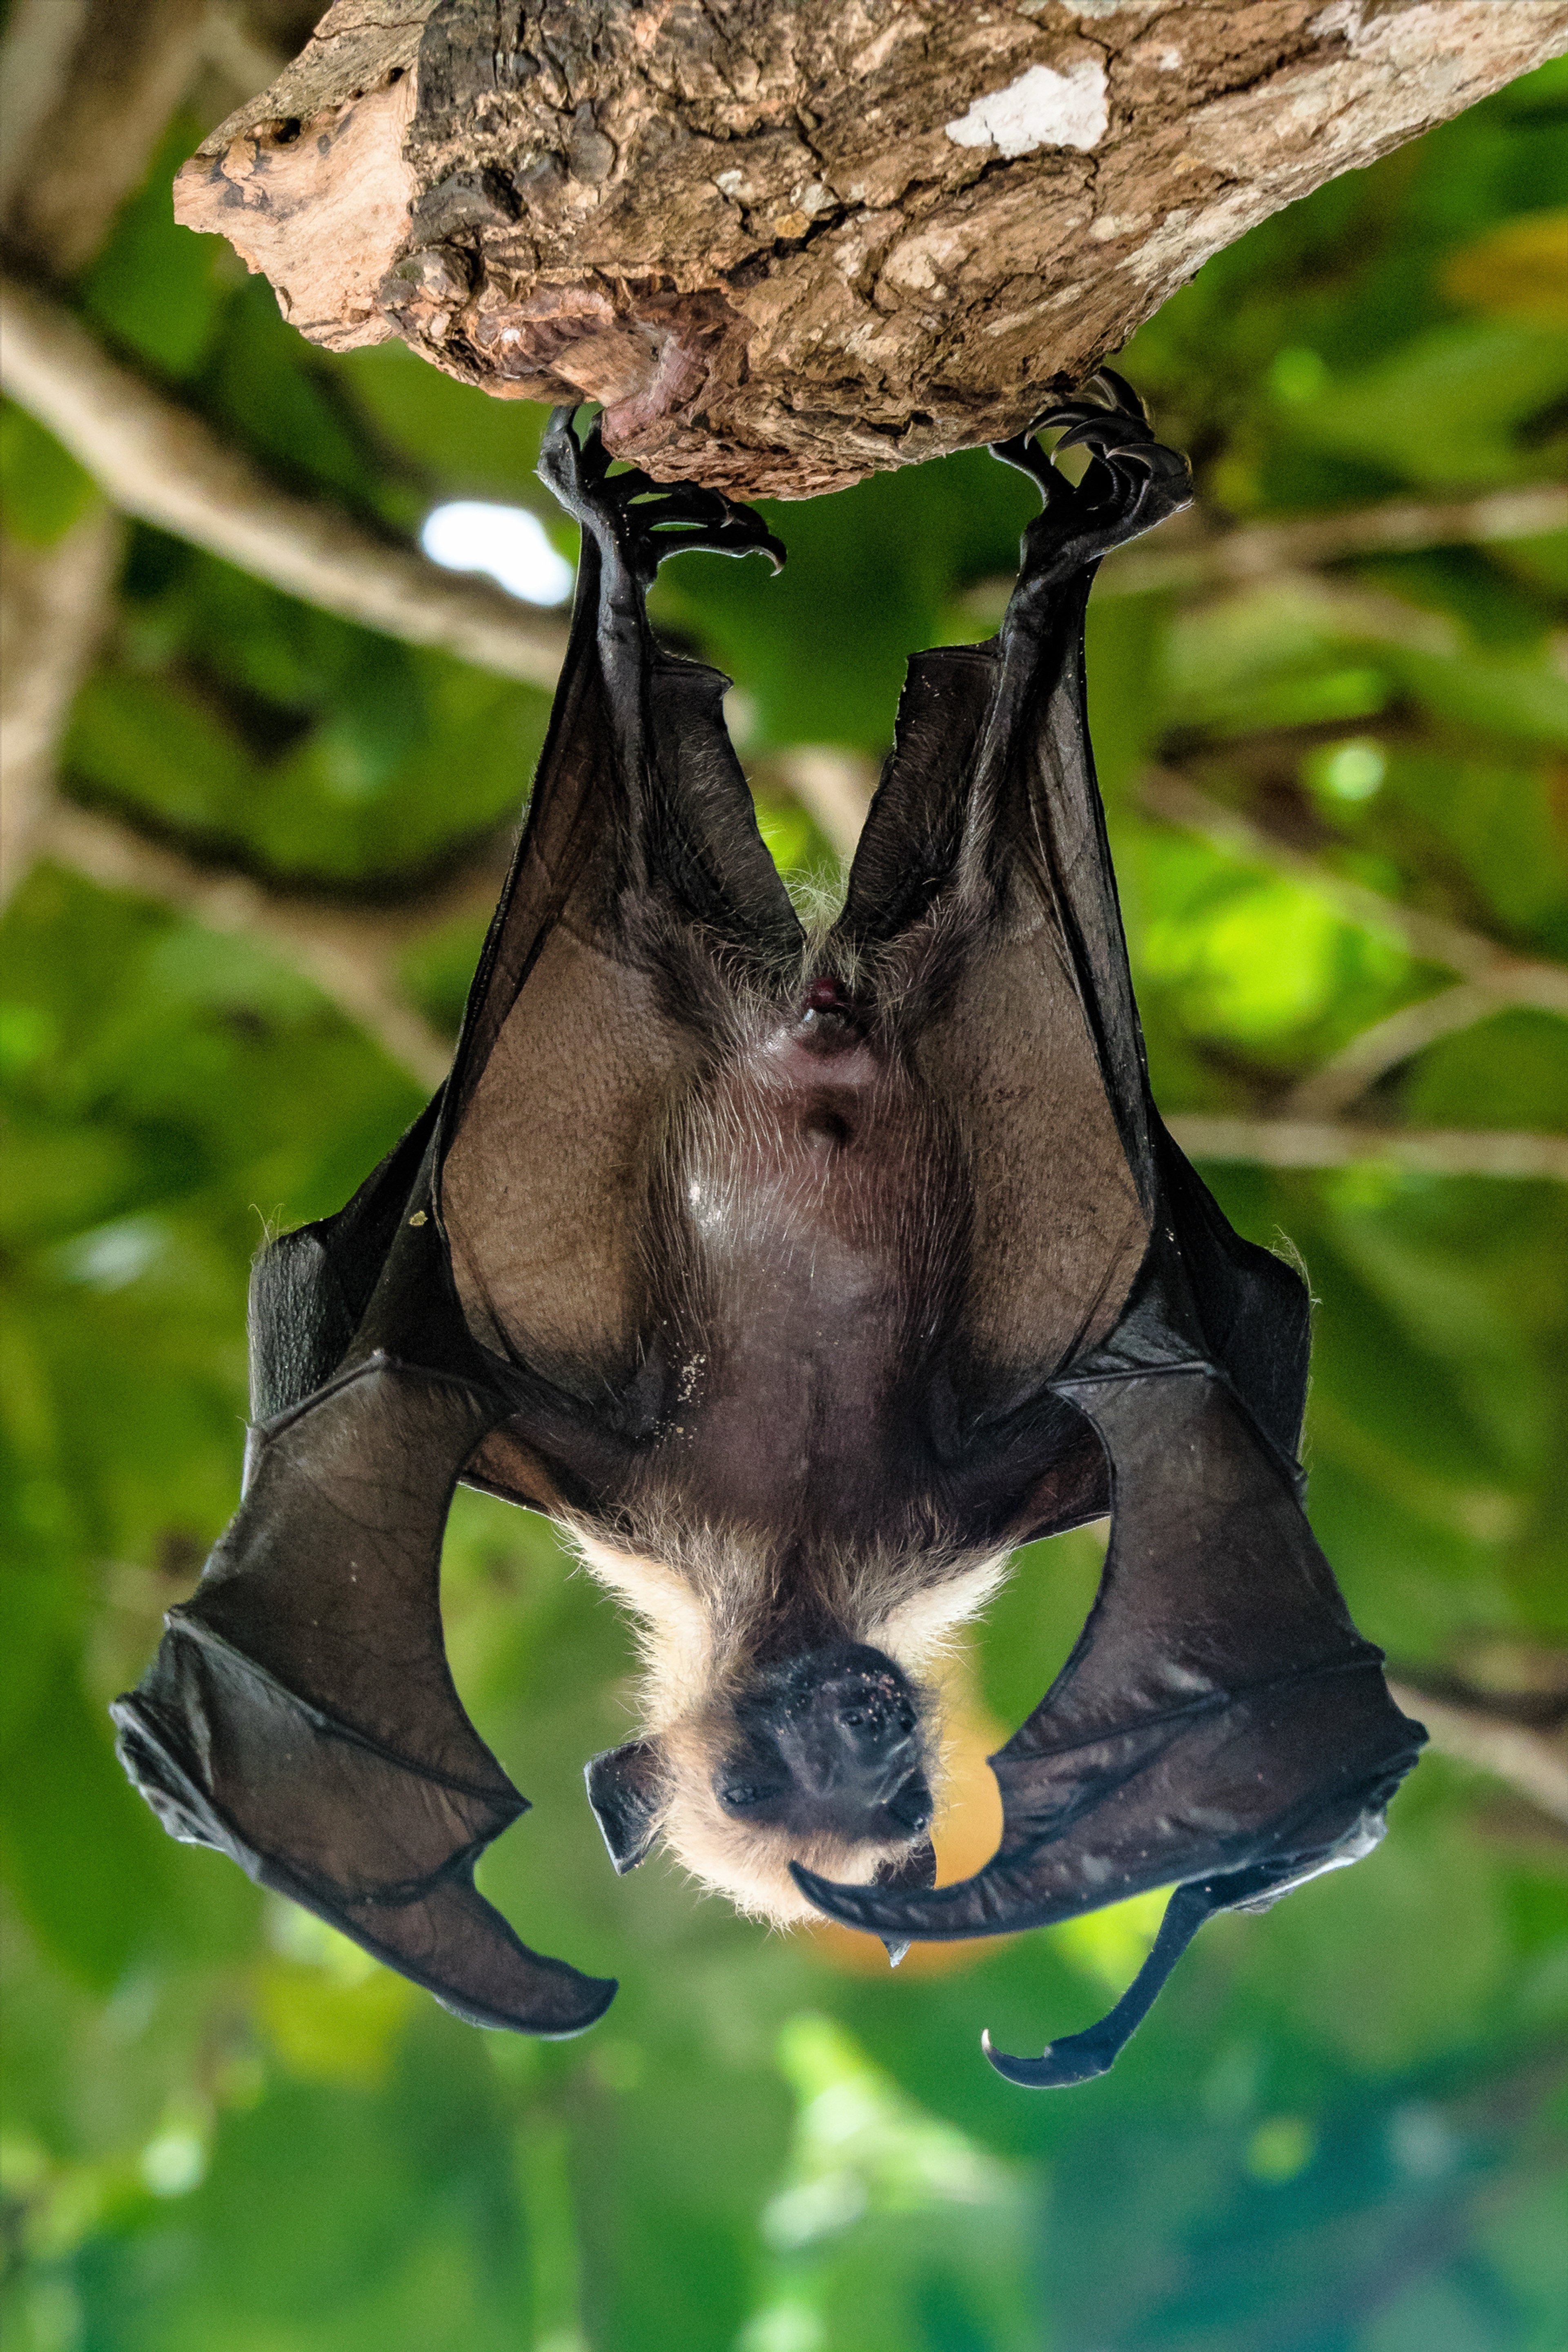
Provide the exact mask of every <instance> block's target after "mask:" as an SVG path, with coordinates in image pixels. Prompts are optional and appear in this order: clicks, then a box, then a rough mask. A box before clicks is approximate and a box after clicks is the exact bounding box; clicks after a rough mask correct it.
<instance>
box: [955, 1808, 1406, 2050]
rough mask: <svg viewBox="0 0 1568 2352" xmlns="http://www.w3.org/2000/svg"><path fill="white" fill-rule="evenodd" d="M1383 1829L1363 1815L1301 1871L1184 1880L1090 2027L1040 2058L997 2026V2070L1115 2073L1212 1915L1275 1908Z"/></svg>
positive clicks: (986, 2037) (1050, 2046)
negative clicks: (1125, 1980)
mask: <svg viewBox="0 0 1568 2352" xmlns="http://www.w3.org/2000/svg"><path fill="white" fill-rule="evenodd" d="M1380 1834H1381V1832H1380V1830H1377V1829H1369V1828H1367V1827H1366V1826H1364V1825H1363V1824H1362V1823H1359V1822H1358V1823H1357V1825H1356V1826H1355V1827H1354V1828H1353V1829H1352V1831H1351V1832H1350V1833H1349V1834H1348V1835H1347V1836H1346V1837H1344V1838H1342V1840H1341V1842H1340V1843H1339V1845H1338V1846H1336V1847H1335V1848H1333V1849H1332V1850H1331V1852H1330V1853H1328V1854H1327V1855H1326V1856H1325V1857H1324V1858H1323V1859H1322V1860H1321V1861H1320V1862H1319V1863H1318V1864H1316V1866H1315V1867H1314V1868H1312V1869H1309V1870H1306V1871H1300V1870H1295V1869H1292V1868H1290V1867H1289V1866H1287V1867H1286V1868H1285V1869H1283V1870H1281V1869H1280V1868H1279V1867H1278V1866H1276V1865H1269V1864H1263V1865H1261V1866H1259V1867H1257V1868H1254V1869H1251V1870H1232V1871H1227V1872H1224V1873H1222V1874H1219V1875H1218V1876H1216V1877H1214V1878H1204V1879H1194V1880H1192V1881H1190V1882H1189V1883H1188V1884H1187V1885H1184V1886H1178V1887H1177V1888H1176V1889H1175V1891H1174V1893H1173V1895H1172V1896H1171V1899H1170V1901H1169V1903H1167V1904H1166V1906H1165V1916H1164V1917H1163V1919H1162V1921H1161V1922H1160V1932H1159V1934H1158V1935H1157V1936H1156V1937H1155V1938H1154V1942H1153V1945H1152V1948H1151V1950H1150V1953H1149V1957H1148V1958H1147V1959H1146V1960H1145V1961H1144V1963H1143V1965H1142V1968H1141V1969H1139V1971H1138V1973H1137V1975H1136V1976H1135V1977H1134V1978H1133V1979H1132V1982H1131V1984H1130V1985H1129V1986H1128V1988H1127V1990H1126V1991H1125V1992H1124V1993H1123V1994H1122V1996H1121V2000H1119V2001H1118V2002H1117V2004H1116V2006H1115V2008H1114V2009H1112V2010H1110V2011H1107V2013H1106V2015H1105V2016H1104V2017H1102V2018H1100V2020H1099V2021H1098V2022H1097V2023H1096V2024H1093V2025H1090V2026H1089V2027H1087V2028H1086V2029H1085V2031H1084V2032H1082V2033H1068V2034H1064V2035H1063V2036H1062V2038H1061V2040H1060V2041H1059V2042H1047V2045H1046V2048H1045V2051H1044V2053H1042V2055H1041V2056H1040V2057H1038V2058H1011V2057H1009V2056H1008V2055H1007V2053H1006V2052H1005V2051H1003V2050H997V2049H995V2048H994V2047H993V2044H992V2041H991V2036H990V2034H989V2033H983V2034H982V2035H981V2037H980V2046H981V2048H982V2050H984V2053H985V2055H986V2057H987V2058H988V2059H989V2060H990V2061H991V2063H992V2065H993V2066H994V2068H995V2069H996V2072H997V2073H998V2074H1000V2075H1001V2076H1002V2077H1003V2078H1004V2080H1005V2081H1006V2082H1009V2083H1016V2084H1017V2085H1018V2087H1019V2089H1020V2090H1025V2091H1054V2090H1066V2089H1068V2088H1069V2087H1070V2086H1071V2085H1072V2084H1077V2083H1092V2082H1093V2081H1094V2080H1095V2078H1096V2076H1097V2075H1100V2074H1109V2073H1110V2069H1111V2067H1112V2066H1113V2065H1114V2064H1115V2063H1116V2061H1117V2059H1118V2058H1119V2057H1120V2056H1121V2053H1122V2052H1123V2050H1125V2049H1126V2047H1127V2044H1128V2043H1129V2042H1131V2039H1132V2036H1133V2035H1134V2033H1136V2032H1137V2031H1138V2028H1139V2027H1140V2026H1141V2025H1142V2022H1143V2020H1144V2019H1145V2018H1146V2017H1147V2016H1148V2014H1149V2011H1151V2010H1152V2008H1153V2006H1154V2003H1155V2001H1156V2000H1158V1999H1159V1997H1160V1994H1161V1993H1162V1992H1163V1990H1164V1987H1165V1982H1166V1979H1168V1978H1169V1976H1170V1974H1171V1971H1172V1970H1173V1969H1174V1967H1175V1965H1176V1962H1177V1961H1178V1960H1179V1959H1180V1958H1181V1957H1182V1955H1183V1953H1184V1951H1185V1950H1186V1948H1187V1946H1188V1945H1189V1944H1190V1943H1191V1942H1192V1940H1193V1938H1194V1936H1195V1935H1196V1934H1197V1932H1198V1929H1199V1928H1200V1927H1203V1926H1204V1924H1205V1921H1207V1920H1210V1919H1212V1918H1214V1917H1215V1915H1216V1913H1218V1912H1221V1911H1267V1910H1268V1909H1269V1907H1270V1906H1271V1905H1273V1904H1274V1903H1276V1902H1278V1900H1279V1896H1280V1895H1284V1894H1286V1893H1288V1892H1289V1890H1290V1889H1291V1888H1292V1887H1296V1886H1300V1885H1303V1884H1304V1882H1305V1880H1306V1879H1308V1878H1316V1877H1318V1876H1319V1875H1320V1874H1321V1872H1323V1871H1325V1870H1333V1869H1335V1868H1337V1867H1339V1866H1340V1865H1341V1864H1344V1863H1349V1862H1359V1861H1360V1860H1361V1858H1362V1856H1363V1854H1364V1853H1368V1852H1369V1851H1370V1849H1371V1847H1372V1846H1373V1845H1374V1844H1375V1843H1377V1839H1378V1836H1379V1835H1380Z"/></svg>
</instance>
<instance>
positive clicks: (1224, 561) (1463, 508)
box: [961, 482, 1568, 625]
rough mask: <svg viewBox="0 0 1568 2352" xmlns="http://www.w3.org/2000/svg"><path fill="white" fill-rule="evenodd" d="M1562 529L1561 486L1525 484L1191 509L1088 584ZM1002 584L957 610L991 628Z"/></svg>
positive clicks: (972, 595)
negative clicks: (1289, 505) (1242, 509)
mask: <svg viewBox="0 0 1568 2352" xmlns="http://www.w3.org/2000/svg"><path fill="white" fill-rule="evenodd" d="M1559 530H1568V488H1564V487H1563V485H1562V484H1561V483H1558V482H1530V483H1526V484H1524V485H1523V486H1522V487H1521V488H1518V489H1513V490H1492V491H1489V493H1488V494H1487V496H1486V497H1485V498H1479V499H1439V500H1436V501H1434V502H1432V503H1430V504H1423V503H1422V502H1420V501H1419V500H1413V499H1394V500H1392V501H1391V502H1390V503H1389V504H1387V505H1384V506H1375V507H1350V508H1347V509H1344V510H1343V511H1342V512H1341V513H1339V514H1326V515H1304V516H1302V517H1300V519H1299V520H1296V521H1293V522H1255V523H1243V524H1240V525H1239V526H1238V527H1237V529H1235V530H1226V531H1214V530H1206V529H1205V526H1204V524H1203V523H1202V521H1201V520H1199V519H1198V518H1197V516H1196V514H1195V512H1194V509H1192V508H1189V509H1187V512H1186V513H1185V514H1184V515H1180V516H1178V517H1177V518H1176V520H1174V521H1173V522H1171V523H1168V524H1167V525H1166V526H1165V528H1164V530H1162V531H1161V533H1160V535H1159V538H1158V540H1157V541H1155V542H1154V543H1153V544H1152V545H1150V544H1149V543H1147V542H1145V541H1140V542H1138V543H1137V544H1135V545H1134V546H1131V547H1125V548H1121V549H1118V550H1117V551H1116V552H1115V553H1113V554H1111V555H1108V556H1107V557H1106V559H1105V562H1103V563H1102V564H1101V566H1100V573H1099V576H1098V578H1097V579H1096V581H1095V583H1094V593H1095V594H1096V595H1097V596H1101V597H1103V596H1146V595H1148V594H1149V593H1151V592H1152V591H1153V590H1166V591H1169V592H1172V593H1176V594H1189V595H1195V594H1198V593H1202V592H1203V591H1205V589H1211V588H1237V587H1251V586H1256V585H1257V584H1258V583H1259V582H1260V581H1264V580H1268V579H1272V578H1273V577H1275V576H1276V575H1277V574H1280V573H1300V572H1302V571H1311V570H1315V569H1317V568H1318V567H1320V566H1321V565H1325V564H1331V563H1344V562H1349V561H1350V560H1351V559H1352V558H1353V557H1355V556H1358V555H1361V556H1365V555H1410V554H1414V553H1416V552H1418V551H1420V550H1422V549H1424V548H1432V547H1493V546H1498V545H1500V544H1503V543H1505V542H1507V541H1510V540H1518V539H1543V538H1545V537H1546V536H1547V534H1548V533H1549V532H1552V531H1559ZM1012 593H1013V583H1012V581H1011V580H1010V579H1000V578H998V579H994V580H978V581H976V582H975V583H974V585H973V587H972V588H969V589H966V590H965V592H964V594H963V598H962V599H961V605H962V609H963V611H964V612H965V613H973V615H974V616H975V618H976V619H977V620H979V621H984V622H989V623H991V624H993V625H994V623H995V622H996V621H997V620H999V619H1000V617H1001V615H1002V614H1003V613H1004V612H1005V610H1006V605H1007V599H1008V597H1009V596H1010V595H1011V594H1012Z"/></svg>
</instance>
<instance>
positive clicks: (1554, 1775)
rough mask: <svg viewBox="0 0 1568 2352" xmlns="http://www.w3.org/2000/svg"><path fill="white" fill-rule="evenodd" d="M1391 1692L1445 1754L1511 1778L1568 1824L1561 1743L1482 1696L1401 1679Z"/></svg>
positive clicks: (1567, 1775) (1567, 1767)
mask: <svg viewBox="0 0 1568 2352" xmlns="http://www.w3.org/2000/svg"><path fill="white" fill-rule="evenodd" d="M1389 1688H1390V1689H1391V1690H1392V1692H1393V1693H1394V1705H1395V1706H1400V1707H1403V1708H1404V1710H1405V1714H1406V1715H1410V1716H1414V1717H1415V1719H1416V1721H1417V1722H1418V1723H1424V1724H1425V1725H1426V1729H1427V1732H1428V1734H1429V1735H1430V1738H1431V1741H1432V1745H1433V1747H1434V1748H1436V1750H1437V1752H1438V1754H1439V1755H1441V1756H1452V1757H1454V1758H1455V1759H1457V1760H1458V1762H1459V1763H1461V1764H1472V1765H1474V1766H1475V1767H1476V1769H1478V1770H1479V1771H1481V1772H1489V1773H1490V1774H1491V1776H1492V1778H1493V1779H1494V1780H1505V1781H1506V1782H1507V1783H1508V1785H1509V1787H1510V1788H1511V1789H1516V1790H1518V1791H1519V1793H1520V1794H1521V1796H1523V1797H1528V1798H1529V1800H1530V1801H1531V1804H1532V1805H1534V1806H1536V1807H1537V1808H1538V1809H1539V1811H1542V1812H1543V1813H1549V1814H1551V1815H1552V1818H1553V1819H1554V1820H1557V1821H1560V1822H1568V1754H1565V1753H1564V1751H1563V1743H1562V1741H1561V1739H1554V1738H1552V1737H1551V1736H1550V1735H1549V1734H1548V1733H1546V1732H1543V1731H1536V1730H1532V1729H1531V1727H1530V1726H1528V1725H1527V1724H1522V1723H1521V1722H1519V1721H1518V1720H1517V1719H1516V1718H1515V1717H1512V1716H1510V1715H1509V1714H1508V1713H1507V1712H1505V1711H1504V1710H1503V1709H1502V1708H1501V1707H1497V1706H1489V1705H1488V1704H1487V1701H1486V1700H1485V1698H1484V1697H1482V1696H1479V1694H1478V1695H1477V1696H1474V1697H1472V1696H1469V1695H1468V1694H1467V1695H1466V1696H1464V1697H1463V1698H1460V1697H1458V1696H1456V1695H1454V1694H1452V1693H1443V1694H1441V1695H1439V1694H1438V1693H1436V1692H1434V1691H1427V1690H1423V1689H1422V1688H1421V1687H1420V1685H1418V1684H1416V1683H1412V1682H1405V1681H1399V1680H1391V1682H1390V1684H1389Z"/></svg>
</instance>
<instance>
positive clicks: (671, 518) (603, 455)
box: [537, 408, 784, 587]
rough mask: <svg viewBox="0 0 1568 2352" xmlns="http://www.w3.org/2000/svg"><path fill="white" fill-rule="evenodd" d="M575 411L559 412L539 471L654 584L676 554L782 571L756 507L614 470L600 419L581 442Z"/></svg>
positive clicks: (606, 543)
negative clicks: (766, 563) (757, 562)
mask: <svg viewBox="0 0 1568 2352" xmlns="http://www.w3.org/2000/svg"><path fill="white" fill-rule="evenodd" d="M576 413H577V412H576V411H575V409H573V408H556V409H552V411H551V415H550V423H549V425H547V427H546V428H545V433H544V437H543V440H542V443H541V445H540V455H539V465H538V468H537V471H538V474H539V478H540V480H541V481H542V482H543V484H544V485H545V487H546V488H547V489H549V490H551V491H552V492H553V493H554V495H555V497H556V498H557V499H559V500H560V501H561V504H562V505H563V507H564V508H565V509H566V511H567V512H568V514H571V515H574V516H575V518H576V520H577V521H578V522H579V523H580V524H581V526H582V528H583V529H584V530H591V531H592V532H593V533H594V536H595V539H596V540H597V541H599V543H600V545H601V547H602V548H604V550H605V552H606V553H609V552H611V551H615V552H616V553H617V554H619V556H620V557H621V558H622V560H623V561H624V562H626V564H627V565H628V567H629V568H630V570H631V571H632V572H634V573H635V574H636V576H637V579H638V580H640V581H641V583H643V585H644V586H645V587H646V586H647V585H648V583H650V582H651V581H652V579H653V576H654V573H655V572H657V571H658V567H659V565H660V564H661V563H663V562H666V561H667V560H668V557H670V556H672V555H683V554H685V553H687V552H688V551H689V550H697V551H701V552H705V553H708V554H711V555H751V554H753V553H755V554H763V555H766V556H767V557H768V558H769V560H770V562H772V564H773V570H774V571H775V572H779V571H781V570H782V569H783V567H784V544H783V542H782V541H780V540H777V539H775V538H774V537H773V533H772V531H770V530H769V529H768V527H767V525H766V523H765V522H764V521H763V518H762V517H761V515H760V514H758V513H757V511H756V510H755V509H754V508H752V507H748V506H742V505H741V504H740V503H739V501H738V500H736V499H728V498H726V497H725V496H724V494H723V492H722V491H721V490H713V489H709V488H705V487H704V485H703V484H702V483H700V482H656V481H655V480H654V478H653V477H652V475H651V474H646V473H644V472H643V471H642V469H641V467H637V466H631V467H627V468H626V471H625V472H623V473H619V474H612V473H611V472H610V464H611V457H610V453H609V451H608V450H607V449H606V448H605V444H604V438H603V436H602V435H601V433H600V431H599V427H598V425H597V423H596V422H595V424H594V425H591V426H590V427H589V430H588V432H587V433H586V434H585V435H584V438H583V439H582V440H581V441H579V440H578V438H577V436H576V434H575V432H574V430H573V420H574V416H575V415H576Z"/></svg>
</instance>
